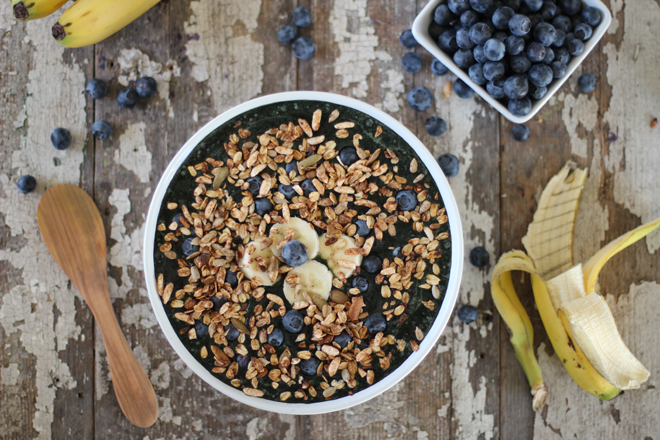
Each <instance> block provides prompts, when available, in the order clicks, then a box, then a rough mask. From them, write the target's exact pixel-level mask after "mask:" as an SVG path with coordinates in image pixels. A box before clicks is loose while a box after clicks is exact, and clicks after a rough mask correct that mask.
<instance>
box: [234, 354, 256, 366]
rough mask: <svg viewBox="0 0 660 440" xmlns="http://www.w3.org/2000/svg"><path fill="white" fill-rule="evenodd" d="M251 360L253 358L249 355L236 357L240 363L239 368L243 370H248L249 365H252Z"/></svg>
mask: <svg viewBox="0 0 660 440" xmlns="http://www.w3.org/2000/svg"><path fill="white" fill-rule="evenodd" d="M251 360H252V356H250V355H249V354H239V355H238V356H236V362H237V363H238V366H239V367H240V368H243V369H246V368H247V367H248V365H250V361H251Z"/></svg>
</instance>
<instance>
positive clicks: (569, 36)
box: [564, 32, 576, 47]
mask: <svg viewBox="0 0 660 440" xmlns="http://www.w3.org/2000/svg"><path fill="white" fill-rule="evenodd" d="M575 38H576V37H575V34H574V33H573V32H568V33H567V34H566V36H565V37H564V47H568V45H569V44H570V42H571V41H573V40H575Z"/></svg>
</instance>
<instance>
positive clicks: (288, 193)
mask: <svg viewBox="0 0 660 440" xmlns="http://www.w3.org/2000/svg"><path fill="white" fill-rule="evenodd" d="M277 190H278V191H279V192H281V193H282V195H283V196H284V197H286V198H287V199H289V200H291V199H292V198H293V197H295V196H297V195H298V193H297V192H296V191H295V190H294V189H293V185H285V184H283V183H280V185H279V186H278V187H277Z"/></svg>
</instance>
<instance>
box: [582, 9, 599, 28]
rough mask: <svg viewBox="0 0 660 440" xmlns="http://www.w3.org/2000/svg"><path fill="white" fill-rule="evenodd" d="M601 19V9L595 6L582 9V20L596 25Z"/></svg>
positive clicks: (593, 25) (590, 24)
mask: <svg viewBox="0 0 660 440" xmlns="http://www.w3.org/2000/svg"><path fill="white" fill-rule="evenodd" d="M601 20H602V17H601V15H600V11H599V10H598V9H596V8H594V7H593V6H589V7H587V8H585V9H584V11H582V21H584V22H585V23H587V24H588V25H589V26H592V27H596V26H598V25H599V24H600V22H601Z"/></svg>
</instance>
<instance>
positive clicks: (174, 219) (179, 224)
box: [170, 212, 183, 228]
mask: <svg viewBox="0 0 660 440" xmlns="http://www.w3.org/2000/svg"><path fill="white" fill-rule="evenodd" d="M182 217H183V214H181V213H180V212H179V213H178V214H176V215H175V216H174V217H172V221H171V222H170V223H176V225H177V227H179V228H180V227H182V226H183V222H182V221H181V218H182Z"/></svg>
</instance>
